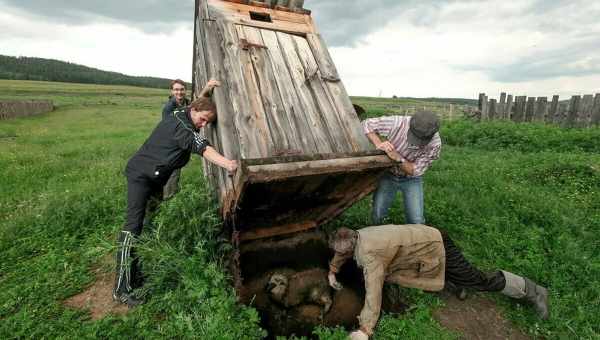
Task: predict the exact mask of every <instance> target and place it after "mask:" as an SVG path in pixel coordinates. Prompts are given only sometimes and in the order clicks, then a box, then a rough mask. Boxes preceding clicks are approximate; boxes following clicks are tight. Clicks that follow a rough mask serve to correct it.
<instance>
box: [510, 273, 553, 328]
mask: <svg viewBox="0 0 600 340" xmlns="http://www.w3.org/2000/svg"><path fill="white" fill-rule="evenodd" d="M502 274H503V275H504V279H505V280H506V285H505V286H504V289H503V290H502V294H504V295H506V296H510V297H512V298H515V299H523V300H527V301H529V302H530V303H531V304H533V306H534V308H535V310H536V312H537V313H538V316H539V317H540V318H541V319H542V320H546V319H548V290H547V289H546V288H544V287H542V286H539V285H537V284H536V283H535V282H533V281H531V280H530V279H528V278H524V277H521V276H519V275H515V274H513V273H510V272H506V271H502Z"/></svg>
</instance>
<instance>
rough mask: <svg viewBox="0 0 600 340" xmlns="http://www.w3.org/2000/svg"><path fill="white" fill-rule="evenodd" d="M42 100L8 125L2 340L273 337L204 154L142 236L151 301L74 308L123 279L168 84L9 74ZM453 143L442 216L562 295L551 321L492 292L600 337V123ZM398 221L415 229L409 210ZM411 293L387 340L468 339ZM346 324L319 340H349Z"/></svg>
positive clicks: (482, 255) (435, 182) (2, 196)
mask: <svg viewBox="0 0 600 340" xmlns="http://www.w3.org/2000/svg"><path fill="white" fill-rule="evenodd" d="M31 96H35V97H39V98H50V99H53V100H54V101H55V103H56V104H57V107H58V108H57V110H56V111H54V112H53V113H50V114H46V115H41V116H36V117H26V118H19V119H14V120H9V121H2V122H1V123H0V301H1V303H0V338H2V339H11V338H75V337H78V338H79V337H80V338H200V339H258V338H261V337H263V336H264V335H265V331H264V330H262V329H261V328H260V325H259V320H258V315H257V313H256V311H255V310H254V309H253V308H252V307H251V306H250V307H247V306H241V305H238V304H237V303H236V302H235V294H234V291H233V288H232V287H231V285H230V278H229V275H228V274H227V271H226V269H225V268H226V260H227V259H228V256H227V252H228V250H229V246H228V244H227V243H226V242H223V240H221V238H220V234H219V231H220V222H219V219H218V218H217V213H216V206H215V205H214V203H213V202H212V201H211V200H210V194H209V189H208V188H207V187H206V185H205V182H204V181H203V179H202V172H201V166H200V163H199V161H198V159H194V160H193V161H192V162H191V164H190V165H188V166H187V167H186V168H185V169H184V170H183V174H182V180H183V182H182V190H181V192H180V193H178V194H177V195H176V196H175V198H173V199H172V200H169V201H167V202H164V203H163V204H162V205H161V208H160V211H159V214H158V216H157V217H156V219H155V227H154V228H153V229H152V230H147V231H146V232H145V233H144V237H143V238H142V240H141V241H140V243H139V249H140V252H141V255H142V257H143V259H144V270H145V272H146V273H147V274H148V279H147V282H146V285H145V287H144V289H143V291H142V293H144V294H146V296H147V298H148V303H147V304H145V305H143V306H141V307H139V308H137V309H135V310H133V311H132V312H130V313H129V314H127V315H126V316H108V317H106V318H104V319H102V320H98V321H92V320H90V317H89V314H88V313H87V312H86V311H82V310H73V309H70V308H68V307H66V306H64V305H63V303H62V301H64V300H65V299H66V298H68V297H70V296H72V295H75V294H78V293H80V292H82V291H83V290H85V289H86V287H88V286H89V285H90V284H92V283H93V282H94V280H95V272H108V271H111V270H113V268H112V262H111V260H110V259H111V257H110V256H111V255H112V254H113V251H114V239H115V235H116V233H117V231H118V230H119V228H120V227H121V225H122V223H123V220H124V210H125V190H126V188H125V180H124V177H123V175H122V171H123V168H124V165H125V162H126V161H127V159H128V158H129V157H130V156H131V154H132V153H133V152H135V150H136V149H137V147H139V145H141V143H142V142H143V141H144V139H145V138H146V137H147V135H148V134H149V133H150V131H151V130H152V128H153V127H154V125H155V124H156V123H157V121H158V119H160V109H161V104H162V103H163V102H164V100H165V99H166V91H164V90H163V91H160V90H153V89H142V88H133V87H122V86H95V85H78V84H56V83H37V82H16V81H0V98H13V99H19V98H30V97H31ZM367 108H369V107H367ZM369 113H370V114H371V115H375V114H376V113H375V112H373V111H371V112H369ZM442 134H443V139H444V140H445V142H446V144H445V146H444V149H443V152H442V157H441V159H440V160H439V161H437V162H436V163H434V166H433V167H432V168H431V170H430V171H429V172H428V173H427V175H426V179H425V190H426V216H427V218H428V222H429V223H430V224H433V225H436V226H438V227H441V228H444V229H446V230H448V232H449V233H450V235H451V236H452V237H453V238H454V239H455V240H456V242H457V244H458V245H460V246H461V247H462V248H463V250H464V252H465V253H466V255H467V256H468V257H469V258H470V259H472V261H473V262H475V263H476V264H477V265H478V266H480V267H482V268H483V269H486V270H492V269H495V268H498V267H500V268H504V269H507V270H510V271H514V272H517V273H521V274H523V275H526V276H529V277H531V278H532V279H534V280H536V281H538V282H540V283H542V284H544V285H546V286H548V287H549V288H550V290H551V305H552V314H551V317H550V320H548V321H546V322H542V321H539V320H538V319H537V318H536V317H535V314H534V312H533V310H532V309H531V308H530V307H528V306H527V305H524V304H519V303H515V302H514V301H511V300H509V299H507V298H504V297H502V296H500V295H494V294H490V295H489V296H493V298H494V299H495V300H496V301H497V303H498V304H499V305H500V308H501V310H503V311H504V313H505V315H506V316H507V317H509V318H510V319H511V320H512V321H513V322H514V323H516V324H517V325H518V326H519V327H520V328H522V329H523V330H524V331H526V332H527V333H529V334H531V335H534V336H538V337H544V338H547V339H560V338H564V339H575V338H583V339H593V338H598V337H599V336H600V326H599V325H600V316H599V315H598V313H597V311H598V306H599V300H598V297H599V296H600V285H599V283H598V280H597V278H598V277H600V254H599V253H598V247H599V246H600V241H599V236H598V233H599V231H600V155H599V154H598V152H597V150H599V145H598V143H600V139H598V138H597V136H598V129H588V130H556V129H554V128H552V127H547V126H537V125H530V124H520V125H516V124H515V125H510V123H473V122H468V121H456V122H451V123H448V124H446V125H445V126H444V129H443V131H442ZM505 135H511V136H519V138H504V137H505ZM545 140H546V141H552V140H555V141H556V142H552V143H547V144H544V141H545ZM532 145H533V146H535V147H532ZM369 216H370V199H368V198H367V199H365V200H363V201H361V202H359V203H358V204H356V205H355V206H353V207H352V208H351V209H349V210H347V211H346V212H345V213H344V214H343V215H342V216H340V217H339V218H337V219H336V220H335V221H333V222H332V223H331V224H330V225H328V226H326V228H333V227H337V226H340V225H344V226H351V227H356V228H358V227H363V226H366V225H369V224H370V217H369ZM389 222H391V223H403V222H404V217H403V211H402V204H401V202H400V201H397V202H395V204H394V206H393V207H392V210H391V215H390V218H389ZM107 263H108V264H107ZM404 293H405V294H406V298H407V300H408V301H410V303H411V306H412V307H411V308H410V310H409V312H408V313H407V314H406V315H403V316H395V315H384V317H383V318H382V320H381V323H380V325H379V326H378V328H377V331H376V338H377V339H399V338H401V339H424V338H426V339H439V338H443V339H446V338H455V337H456V335H455V334H451V333H449V332H448V331H447V330H445V329H443V328H442V327H441V326H440V325H439V324H438V323H437V322H436V321H435V320H434V319H433V318H432V316H431V315H432V310H434V309H435V308H437V307H438V306H439V305H440V304H443V301H442V300H441V299H440V298H438V297H437V296H436V295H431V294H426V293H421V292H418V291H416V290H405V291H404ZM465 303H469V302H468V301H466V302H465ZM345 331H347V330H342V329H339V328H338V329H326V328H318V329H317V330H315V334H317V335H318V336H319V337H320V338H322V339H343V338H345V336H344V335H345Z"/></svg>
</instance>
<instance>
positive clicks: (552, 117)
mask: <svg viewBox="0 0 600 340" xmlns="http://www.w3.org/2000/svg"><path fill="white" fill-rule="evenodd" d="M558 98H559V97H558V96H557V95H554V96H552V103H551V104H550V109H549V110H548V114H547V115H546V123H556V116H557V115H558Z"/></svg>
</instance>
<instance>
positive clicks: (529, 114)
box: [525, 97, 535, 122]
mask: <svg viewBox="0 0 600 340" xmlns="http://www.w3.org/2000/svg"><path fill="white" fill-rule="evenodd" d="M534 114H535V97H529V98H527V109H526V110H525V121H526V122H531V121H533V115H534Z"/></svg>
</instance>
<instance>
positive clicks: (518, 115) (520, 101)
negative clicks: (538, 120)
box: [513, 96, 527, 123]
mask: <svg viewBox="0 0 600 340" xmlns="http://www.w3.org/2000/svg"><path fill="white" fill-rule="evenodd" d="M526 105H527V96H517V97H516V98H515V112H514V114H513V121H515V122H517V123H521V122H523V121H525V107H526Z"/></svg>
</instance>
